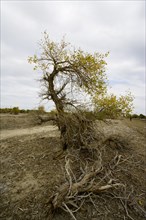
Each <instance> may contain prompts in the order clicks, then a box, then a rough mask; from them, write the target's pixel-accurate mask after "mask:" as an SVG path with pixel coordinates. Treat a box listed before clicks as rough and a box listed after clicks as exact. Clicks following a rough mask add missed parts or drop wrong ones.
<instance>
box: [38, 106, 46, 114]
mask: <svg viewBox="0 0 146 220" xmlns="http://www.w3.org/2000/svg"><path fill="white" fill-rule="evenodd" d="M38 113H39V114H43V113H45V107H44V106H43V105H41V106H39V107H38Z"/></svg>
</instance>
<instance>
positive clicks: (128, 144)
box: [0, 114, 146, 220]
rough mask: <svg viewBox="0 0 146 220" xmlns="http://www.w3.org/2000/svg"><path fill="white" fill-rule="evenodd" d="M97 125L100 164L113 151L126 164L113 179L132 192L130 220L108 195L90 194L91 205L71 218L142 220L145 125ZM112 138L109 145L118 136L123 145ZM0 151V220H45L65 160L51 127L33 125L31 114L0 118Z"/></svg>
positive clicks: (65, 216)
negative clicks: (103, 144) (102, 150)
mask: <svg viewBox="0 0 146 220" xmlns="http://www.w3.org/2000/svg"><path fill="white" fill-rule="evenodd" d="M99 126H100V128H101V130H102V133H103V134H104V135H105V137H106V138H107V140H108V141H107V142H106V147H105V151H106V153H105V160H104V162H105V163H107V164H108V161H109V160H110V159H112V156H113V155H115V153H116V152H117V151H118V153H120V154H121V155H122V156H123V158H129V161H131V167H127V169H126V166H127V165H126V162H125V166H124V169H125V170H124V169H121V173H119V174H118V175H119V180H121V181H123V183H124V184H127V186H128V188H127V190H129V192H132V193H133V194H132V193H131V195H132V196H133V204H130V205H129V206H130V213H129V214H130V216H128V215H127V213H126V210H125V207H124V206H123V207H122V206H119V205H118V203H117V200H116V199H115V198H114V197H112V195H113V194H114V192H113V191H110V192H109V193H104V194H103V195H96V196H95V198H94V204H92V202H91V201H88V202H87V203H85V205H83V206H82V208H81V210H80V211H79V212H77V213H76V214H75V215H76V218H77V220H82V219H88V220H96V219H99V220H102V219H104V220H118V219H119V220H120V219H121V220H122V219H123V220H124V219H127V220H128V219H135V220H143V219H145V217H146V211H145V210H146V201H145V192H146V188H145V185H146V179H145V173H146V167H145V159H146V158H145V156H146V154H145V153H146V150H145V131H146V124H145V122H144V121H140V120H132V121H129V120H114V121H108V123H103V122H97V127H99ZM113 137H114V139H115V140H117V138H119V137H120V142H121V143H122V144H123V145H122V144H121V145H120V147H118V146H119V145H114V144H115V142H112V138H113ZM0 149H1V151H0V152H1V154H0V159H1V169H0V171H1V179H0V193H1V194H0V197H1V198H0V203H1V204H0V213H1V214H0V219H2V220H17V219H21V220H33V219H34V220H48V219H49V216H48V201H49V198H50V196H51V195H52V193H53V192H56V190H57V188H58V187H59V186H60V185H61V184H62V183H64V182H65V180H66V179H65V174H64V165H65V160H64V156H65V155H62V156H61V157H57V155H58V152H59V151H60V150H61V149H62V147H61V144H60V139H59V132H58V130H57V128H56V127H55V126H53V125H52V124H49V123H46V124H42V125H38V122H37V120H36V119H35V118H34V117H33V116H32V115H27V114H20V115H17V116H14V115H6V114H5V115H1V148H0ZM64 154H66V153H64ZM132 163H133V164H132ZM130 190H131V191H130ZM123 194H124V192H123ZM135 204H138V208H137V206H135ZM94 205H95V207H94ZM139 210H141V212H140V211H139ZM63 219H65V220H69V219H72V217H71V216H70V215H69V214H68V213H65V212H64V211H63V210H57V212H56V213H55V215H54V218H53V220H63Z"/></svg>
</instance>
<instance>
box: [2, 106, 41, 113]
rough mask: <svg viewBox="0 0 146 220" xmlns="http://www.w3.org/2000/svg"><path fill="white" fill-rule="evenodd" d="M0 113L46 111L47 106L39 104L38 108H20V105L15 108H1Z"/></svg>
mask: <svg viewBox="0 0 146 220" xmlns="http://www.w3.org/2000/svg"><path fill="white" fill-rule="evenodd" d="M0 113H9V114H14V115H18V114H19V113H45V108H44V107H43V106H39V107H38V109H19V107H13V108H0Z"/></svg>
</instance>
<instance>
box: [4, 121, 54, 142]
mask: <svg viewBox="0 0 146 220" xmlns="http://www.w3.org/2000/svg"><path fill="white" fill-rule="evenodd" d="M54 131H56V132H57V127H55V126H53V125H48V126H44V127H42V126H35V127H32V128H21V129H14V130H1V132H0V139H1V140H4V139H7V138H12V137H18V136H24V135H33V134H39V133H44V132H48V136H49V137H55V136H56V132H54Z"/></svg>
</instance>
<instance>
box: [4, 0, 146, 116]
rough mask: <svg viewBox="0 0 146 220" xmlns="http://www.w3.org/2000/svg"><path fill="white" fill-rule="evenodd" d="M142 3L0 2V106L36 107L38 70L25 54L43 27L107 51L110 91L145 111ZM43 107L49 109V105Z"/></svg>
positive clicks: (78, 43) (91, 49) (87, 47)
mask: <svg viewBox="0 0 146 220" xmlns="http://www.w3.org/2000/svg"><path fill="white" fill-rule="evenodd" d="M144 23H145V1H140V0H137V1H124V0H123V1H108V0H107V1H26V0H24V1H1V107H13V106H19V107H20V108H25V109H27V108H28V109H32V108H37V107H38V105H39V104H40V98H38V92H39V83H38V81H37V79H38V78H39V77H40V75H41V73H39V72H35V71H33V66H32V65H30V64H28V62H27V58H28V56H31V55H33V54H34V53H36V52H37V51H38V42H39V40H40V39H41V38H42V33H43V32H44V30H46V31H47V32H48V33H49V36H50V38H51V39H53V40H55V41H60V39H61V38H62V36H63V35H64V34H66V39H67V41H69V42H71V44H72V45H74V46H76V47H81V48H82V49H83V50H85V51H87V52H94V51H97V52H103V53H105V52H107V51H110V54H109V57H108V58H107V63H108V66H107V76H108V78H109V83H110V85H111V87H112V88H111V91H113V92H114V93H115V94H117V95H119V94H124V92H125V91H127V90H129V89H130V90H131V92H132V94H133V95H134V96H135V101H134V105H135V111H134V112H135V113H143V114H145V24H144ZM46 106H47V108H46V109H47V110H50V109H51V108H52V104H51V103H48V104H47V105H46Z"/></svg>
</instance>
